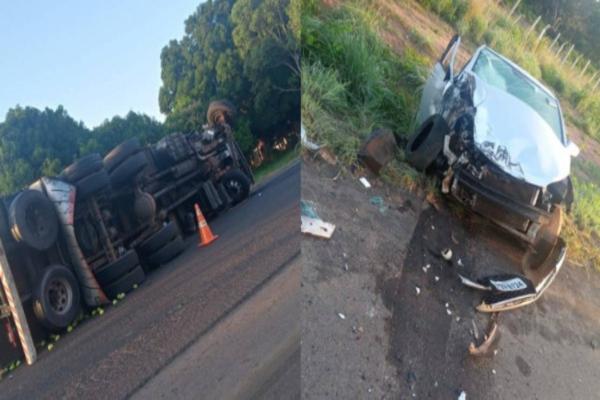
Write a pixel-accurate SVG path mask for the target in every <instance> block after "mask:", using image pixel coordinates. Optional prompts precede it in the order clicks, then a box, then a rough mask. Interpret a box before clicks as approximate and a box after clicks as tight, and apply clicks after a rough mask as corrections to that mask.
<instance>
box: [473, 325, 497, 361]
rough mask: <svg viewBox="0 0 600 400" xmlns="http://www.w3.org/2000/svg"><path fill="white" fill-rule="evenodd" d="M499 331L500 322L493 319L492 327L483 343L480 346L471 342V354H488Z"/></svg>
mask: <svg viewBox="0 0 600 400" xmlns="http://www.w3.org/2000/svg"><path fill="white" fill-rule="evenodd" d="M497 332H498V324H497V323H496V321H495V320H491V321H490V329H489V330H488V333H487V334H486V335H485V336H484V340H483V343H481V344H480V345H479V346H476V345H475V343H473V342H471V343H470V344H469V354H470V355H472V356H484V355H486V354H487V353H488V352H489V350H490V347H491V346H492V344H493V343H494V340H495V339H496V334H497Z"/></svg>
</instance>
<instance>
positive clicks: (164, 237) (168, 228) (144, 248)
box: [138, 222, 179, 257]
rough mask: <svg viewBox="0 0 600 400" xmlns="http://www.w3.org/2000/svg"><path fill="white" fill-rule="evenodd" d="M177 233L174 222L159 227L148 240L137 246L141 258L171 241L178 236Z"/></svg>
mask: <svg viewBox="0 0 600 400" xmlns="http://www.w3.org/2000/svg"><path fill="white" fill-rule="evenodd" d="M178 233H179V232H178V230H177V224H175V223H174V222H169V223H168V224H167V225H165V226H163V227H161V228H160V229H159V230H158V231H156V232H155V233H153V234H152V235H150V237H149V238H148V239H146V240H144V241H143V242H142V243H141V244H140V245H139V246H138V251H139V252H140V254H141V255H142V257H143V256H145V255H150V254H152V253H154V252H156V251H157V250H159V249H160V248H161V247H164V246H165V245H166V244H167V243H169V242H170V241H172V240H173V239H174V238H175V237H176V236H177V235H178Z"/></svg>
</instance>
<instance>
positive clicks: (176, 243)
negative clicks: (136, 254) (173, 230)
mask: <svg viewBox="0 0 600 400" xmlns="http://www.w3.org/2000/svg"><path fill="white" fill-rule="evenodd" d="M183 250H185V242H184V241H183V239H182V238H181V236H179V235H177V236H176V237H175V238H174V239H173V240H171V241H170V242H169V243H167V244H166V245H164V246H163V247H162V248H160V249H158V250H157V251H156V252H154V253H153V254H151V255H149V256H148V257H147V259H146V261H147V263H148V265H149V266H151V267H158V266H159V265H162V264H165V263H166V262H168V261H171V260H172V259H174V258H175V257H176V256H178V255H179V254H180V253H181V252H182V251H183Z"/></svg>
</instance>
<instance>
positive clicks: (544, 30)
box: [533, 24, 550, 50]
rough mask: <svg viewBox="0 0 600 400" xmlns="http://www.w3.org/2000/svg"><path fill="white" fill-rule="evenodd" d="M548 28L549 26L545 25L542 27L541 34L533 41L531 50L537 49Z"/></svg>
mask: <svg viewBox="0 0 600 400" xmlns="http://www.w3.org/2000/svg"><path fill="white" fill-rule="evenodd" d="M548 28H550V24H548V25H546V26H545V27H544V29H542V32H541V33H540V34H539V35H538V37H537V39H536V41H535V46H533V49H534V50H535V49H537V47H538V46H539V45H540V42H541V41H542V38H543V37H544V35H545V34H546V31H547V30H548Z"/></svg>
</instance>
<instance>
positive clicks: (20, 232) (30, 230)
mask: <svg viewBox="0 0 600 400" xmlns="http://www.w3.org/2000/svg"><path fill="white" fill-rule="evenodd" d="M8 218H9V222H10V230H11V233H12V235H13V237H14V238H15V240H16V241H18V242H24V243H25V244H27V245H28V246H30V247H33V248H34V249H37V250H46V249H48V248H50V246H52V244H53V243H54V241H55V240H56V235H57V234H58V218H57V216H56V211H55V210H54V205H53V204H52V203H51V202H50V200H48V199H47V198H46V197H45V196H44V195H43V194H41V193H40V192H38V191H37V190H24V191H22V192H21V193H19V194H18V195H17V197H15V198H14V200H13V201H12V203H11V205H10V208H9V210H8Z"/></svg>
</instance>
